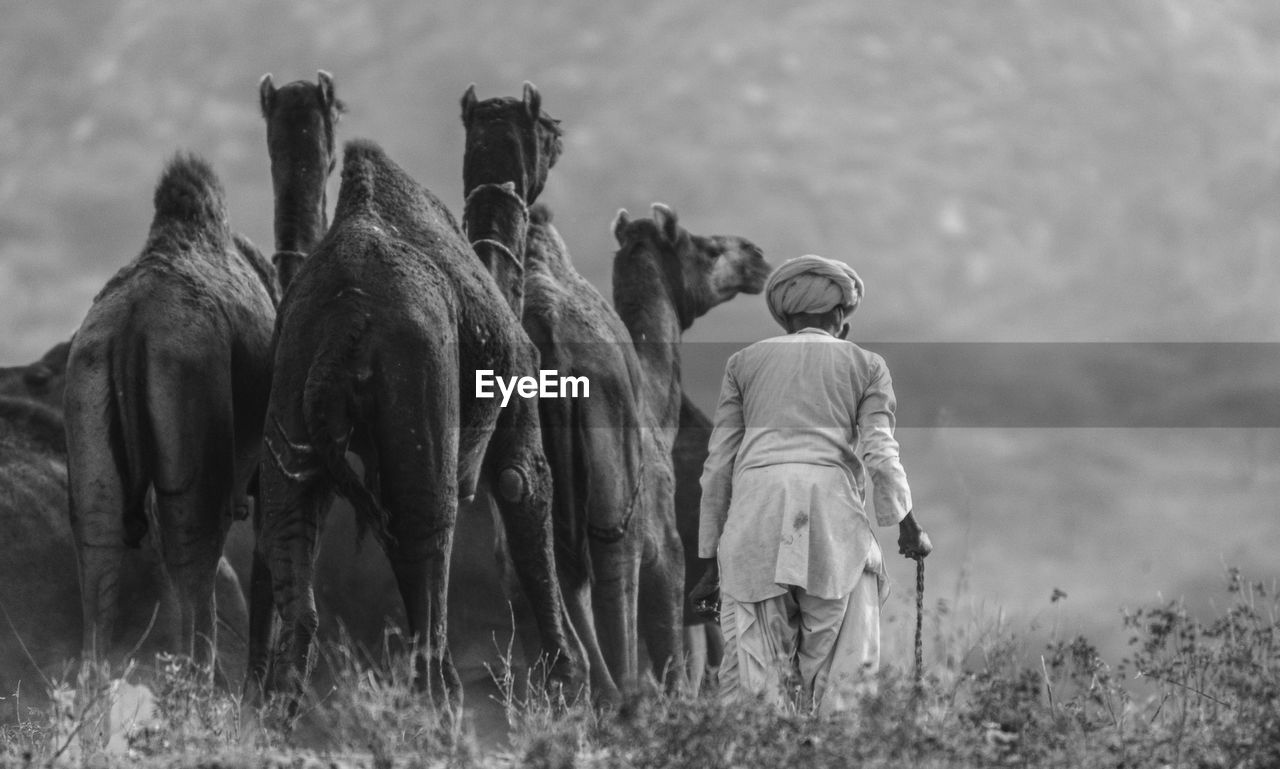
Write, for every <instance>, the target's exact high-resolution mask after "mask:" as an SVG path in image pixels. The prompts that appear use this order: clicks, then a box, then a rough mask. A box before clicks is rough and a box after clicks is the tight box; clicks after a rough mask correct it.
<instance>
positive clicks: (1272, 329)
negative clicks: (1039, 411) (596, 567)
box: [0, 0, 1280, 624]
mask: <svg viewBox="0 0 1280 769" xmlns="http://www.w3.org/2000/svg"><path fill="white" fill-rule="evenodd" d="M0 13H2V15H3V18H4V19H5V23H4V25H3V28H2V29H0V63H2V64H3V66H0V94H3V106H0V328H3V329H4V331H5V332H6V333H5V334H4V335H3V336H0V363H14V362H20V361H26V360H31V359H34V358H36V357H37V356H38V355H39V354H40V353H41V352H43V351H44V350H45V349H46V348H47V347H49V346H51V345H52V344H53V343H54V342H56V341H58V340H60V339H62V338H65V337H66V336H67V335H68V334H70V333H71V331H72V330H74V328H75V327H76V326H77V325H78V323H79V321H80V319H81V318H82V317H83V314H84V312H85V310H86V308H87V306H88V303H89V301H90V298H91V297H92V295H93V294H94V292H95V291H96V290H97V289H98V288H99V287H100V286H101V284H102V283H103V282H104V281H105V280H106V278H107V277H108V276H109V275H111V274H112V273H113V272H114V271H115V270H116V269H117V268H118V267H119V266H121V265H122V264H124V263H125V262H126V261H127V260H128V259H130V258H131V257H132V256H133V255H134V254H135V253H136V252H137V250H138V248H139V247H140V246H141V244H142V241H143V238H144V235H145V231H146V227H147V224H148V222H149V219H150V210H149V205H150V195H151V188H152V185H153V184H154V182H155V178H156V176H157V174H158V173H159V170H160V168H161V166H162V164H163V162H164V160H165V159H166V158H167V157H168V156H169V155H171V154H172V153H173V152H174V151H175V150H176V149H178V148H186V149H191V150H194V151H197V152H200V153H202V154H204V155H205V156H207V157H208V158H209V159H210V160H211V161H212V162H213V163H214V165H215V167H216V168H217V170H218V171H219V173H220V174H221V175H222V176H223V179H224V182H225V183H226V185H227V188H228V191H229V197H230V205H231V213H232V219H233V224H234V225H235V226H237V227H238V228H239V229H241V230H243V231H245V232H246V233H247V234H248V235H249V236H250V237H251V238H252V239H254V240H255V241H256V242H258V243H259V244H260V245H262V246H264V247H265V248H268V249H269V248H270V246H271V242H272V236H271V230H270V216H271V198H270V184H269V175H268V168H267V162H266V151H265V141H264V130H263V126H262V123H261V119H260V117H259V115H258V112H257V101H256V87H257V82H258V78H259V77H260V76H261V75H262V74H263V73H264V72H272V73H273V74H274V76H275V78H276V81H277V83H283V82H286V81H288V80H292V79H295V78H308V79H311V78H314V75H315V70H316V69H317V68H324V69H327V70H329V71H331V72H332V73H333V74H334V76H335V77H336V79H337V84H338V91H339V95H340V96H341V97H342V98H343V99H345V100H346V102H347V103H348V105H349V107H350V112H349V114H348V115H347V116H346V117H345V118H344V120H343V122H342V123H341V125H340V127H339V130H340V134H341V137H342V138H352V137H356V136H361V137H368V138H372V139H375V140H377V141H379V142H381V143H382V144H383V145H384V146H385V147H387V149H388V150H389V151H390V152H391V153H392V154H393V156H395V157H396V158H397V159H398V160H399V161H400V162H401V163H402V164H403V165H405V166H406V167H407V168H409V169H410V170H411V171H413V172H414V173H415V174H416V175H417V176H418V178H419V179H420V180H421V181H422V182H424V183H425V184H427V185H428V186H430V187H431V188H433V189H434V190H435V191H436V192H438V193H439V194H440V195H441V196H442V197H443V198H444V199H446V200H449V201H453V202H454V203H455V204H456V205H458V206H460V203H461V160H462V127H461V124H460V122H459V118H458V98H459V97H460V96H461V94H462V92H463V90H464V89H465V88H466V86H467V84H468V83H470V82H475V83H476V84H477V87H478V90H479V93H480V95H481V97H486V96H490V95H498V94H515V93H518V91H519V87H520V84H521V82H522V81H523V80H525V79H529V80H532V81H534V82H535V83H536V84H537V85H538V86H539V87H540V88H541V90H542V92H543V99H544V101H543V103H544V106H545V108H546V109H547V110H548V111H549V112H551V113H552V114H553V115H555V116H556V117H558V118H560V119H561V120H562V121H563V124H564V127H565V129H566V131H567V136H566V151H565V155H564V157H563V159H562V160H561V162H560V164H559V165H558V166H557V167H556V169H554V171H553V174H552V178H551V181H550V183H549V184H548V186H547V190H546V193H545V196H544V199H545V200H546V201H547V202H548V203H549V204H551V205H552V207H553V208H554V210H555V217H556V218H555V221H556V223H557V225H559V226H560V228H561V230H562V232H563V234H564V236H565V239H566V241H567V242H568V244H569V247H570V249H571V250H572V251H573V254H574V256H575V260H576V262H577V264H578V266H579V269H580V270H581V271H582V272H583V273H584V274H586V275H587V277H588V278H590V279H591V280H592V281H594V282H595V284H596V285H597V286H600V287H601V288H602V289H604V290H605V292H606V294H607V293H608V286H609V272H610V259H611V257H612V252H613V248H614V243H613V241H612V237H611V235H610V233H609V230H608V225H609V223H610V221H611V218H612V216H613V215H614V212H615V211H616V209H617V208H619V207H627V208H628V209H629V210H630V211H631V213H632V214H634V215H643V214H645V213H647V210H648V206H649V204H650V203H651V202H652V201H654V200H661V201H664V202H666V203H668V204H670V205H672V206H673V207H674V208H675V209H676V210H677V211H678V213H679V214H680V215H681V218H682V220H683V221H684V222H685V223H686V224H687V225H688V226H689V227H690V228H691V229H693V230H695V231H702V232H713V231H714V232H734V233H738V234H743V235H746V236H748V237H750V238H752V239H754V240H755V241H756V242H757V243H759V244H760V245H761V246H762V247H763V248H764V250H765V252H766V255H767V256H768V257H769V258H770V259H771V260H773V261H774V262H775V263H776V262H779V261H781V260H782V259H785V258H787V257H789V256H794V255H798V254H800V253H805V252H817V253H822V254H827V255H832V256H839V257H842V258H846V259H847V260H849V261H850V262H851V263H852V264H854V265H855V266H856V267H857V268H858V269H859V271H860V272H861V273H862V275H863V277H864V278H865V279H866V281H867V284H868V297H867V301H866V304H865V306H864V307H863V308H862V309H861V310H859V312H858V314H857V315H856V316H855V320H856V321H857V323H856V329H857V331H856V333H857V335H858V336H859V337H860V338H862V339H867V340H875V341H878V342H950V341H981V342H992V341H1020V342H1064V341H1081V342H1093V341H1136V342H1156V341H1168V342H1179V341H1200V342H1207V341H1250V342H1275V341H1280V309H1278V308H1277V306H1276V301H1275V298H1274V297H1275V296H1276V295H1277V293H1280V258H1278V257H1280V226H1278V225H1277V221H1278V220H1280V217H1278V213H1280V6H1277V5H1276V4H1275V3H1273V2H1270V0H1252V1H1245V0H1238V1H1232V0H1130V1H1128V2H1123V3H1118V2H1115V1H1114V0H1072V2H1061V0H921V1H919V2H911V3H904V2H899V0H875V1H873V2H862V3H848V2H843V0H822V1H821V2H798V3H788V4H779V3H775V2H766V0H749V1H744V2H732V3H730V2H717V3H688V2H683V1H682V0H653V1H652V2H644V3H619V2H591V1H590V0H570V1H567V2H566V1H559V2H551V0H547V1H546V2H542V3H519V4H512V3H505V2H494V1H492V0H466V1H465V2H463V1H460V0H453V1H449V2H435V3H429V4H428V3H416V2H387V3H379V4H377V5H376V6H373V5H366V4H355V3H345V2H340V1H338V0H333V1H331V2H307V3H291V4H284V3H273V4H248V3H239V2H229V1H228V0H200V1H199V2H195V1H194V0H180V1H175V2H171V3H167V4H164V5H163V6H159V5H156V4H151V3H140V2H128V1H126V0H116V1H111V2H108V1H106V0H104V1H103V2H95V3H82V2H79V1H78V0H51V1H49V2H43V3H22V2H17V0H0ZM335 184H336V182H335ZM335 191H336V190H335ZM331 197H332V196H331ZM772 333H774V328H773V326H772V324H771V322H770V321H769V320H768V316H767V313H765V311H764V307H763V304H762V302H761V301H760V299H759V298H758V297H748V298H743V299H739V300H737V301H735V302H733V303H732V304H730V305H726V306H725V307H722V308H718V309H717V310H715V311H714V312H713V313H712V314H711V315H709V316H707V317H706V318H704V319H702V320H701V321H700V322H699V324H698V325H697V326H696V327H695V329H694V331H693V333H692V334H691V335H690V336H689V339H691V340H695V341H704V342H717V343H721V344H718V345H716V348H717V349H721V350H727V349H732V347H733V346H734V345H735V344H743V343H746V342H749V341H752V340H754V339H757V338H760V337H762V336H765V335H768V334H772ZM890 362H891V363H892V360H891V361H890ZM722 365H723V358H722V357H716V356H712V357H710V358H708V357H705V356H704V357H700V358H698V359H697V360H693V361H690V362H689V366H688V368H689V379H688V382H689V385H690V388H691V389H692V391H693V393H694V395H695V397H696V399H697V400H698V401H699V403H701V404H702V405H703V406H704V407H706V408H708V409H709V408H710V407H711V406H712V405H713V404H712V402H713V399H714V393H715V388H716V386H717V379H718V376H719V370H720V367H721V366H722ZM1153 370H1155V371H1166V373H1167V371H1168V370H1167V369H1163V368H1159V367H1158V366H1157V368H1156V369H1153ZM1002 371H1003V370H1002ZM908 372H918V373H910V374H909V375H908V379H907V380H904V381H903V382H902V386H903V388H904V389H905V390H910V388H913V387H914V388H915V390H916V391H917V392H920V391H921V390H922V389H923V391H924V392H926V393H928V392H935V391H936V390H937V389H938V388H945V387H946V386H947V382H946V381H945V380H941V379H932V378H931V374H930V371H929V370H928V369H927V368H926V369H921V368H920V367H918V366H913V367H909V368H906V369H904V372H903V373H904V374H908ZM1014 373H1015V374H1016V369H1015V372H1014ZM1028 373H1038V372H1028ZM1094 373H1095V374H1098V372H1094ZM1201 373H1202V372H1199V371H1195V370H1192V371H1180V370H1174V371H1173V373H1172V375H1170V376H1169V384H1170V387H1171V388H1172V389H1173V390H1174V392H1173V393H1171V394H1170V395H1169V397H1168V399H1167V401H1168V402H1169V403H1171V404H1174V405H1173V406H1168V407H1169V408H1173V407H1175V406H1176V404H1177V403H1180V402H1184V401H1185V402H1187V403H1196V402H1200V400H1202V398H1203V393H1202V392H1201V390H1202V389H1203V387H1206V386H1209V384H1212V387H1213V388H1215V389H1213V390H1212V392H1217V391H1218V390H1217V389H1216V388H1218V387H1221V386H1226V387H1228V388H1229V387H1233V386H1236V384H1237V383H1236V382H1235V381H1234V377H1233V375H1232V374H1231V373H1230V371H1228V372H1227V373H1226V374H1223V373H1222V372H1221V371H1218V372H1209V374H1208V375H1206V376H1205V377H1203V378H1201V377H1200V376H1199V375H1200V374H1201ZM1099 375H1101V376H1105V371H1104V372H1102V373H1101V374H1099ZM922 380H925V381H923V382H922ZM1008 380H1009V378H1008V377H1002V380H1001V381H1002V385H1004V386H1008V387H1011V390H1010V391H1015V392H1016V391H1017V388H1018V387H1019V384H1018V382H1016V381H1015V382H1009V381H1008ZM1224 380H1225V381H1224ZM1031 381H1033V382H1034V381H1037V380H1035V379H1032V380H1031ZM1067 386H1068V387H1069V383H1068V384H1067ZM1245 386H1246V387H1247V388H1248V389H1249V392H1252V393H1255V394H1256V393H1258V392H1262V393H1265V392H1266V390H1267V387H1268V381H1267V376H1266V374H1265V372H1264V373H1263V374H1257V373H1256V372H1255V373H1254V374H1252V375H1251V380H1250V381H1249V382H1248V383H1246V385H1245ZM1024 389H1025V388H1024ZM1006 392H1007V391H1006ZM1100 392H1101V394H1102V396H1105V394H1106V391H1105V389H1104V390H1102V391H1100ZM994 403H995V404H997V407H998V404H999V403H1000V400H999V397H995V398H994ZM1246 433H1247V435H1246ZM1250 436H1253V437H1250ZM903 442H904V451H905V452H906V458H907V461H908V467H909V469H910V470H911V472H912V474H913V479H918V480H917V481H916V483H917V485H918V487H919V489H920V491H919V493H918V499H919V500H920V504H921V506H922V510H923V511H925V512H923V513H922V515H924V516H925V517H926V519H927V520H929V521H931V522H933V523H934V525H935V527H936V531H937V534H938V538H939V539H940V541H941V542H942V543H945V545H947V546H948V549H946V550H945V551H940V557H939V559H938V561H937V564H938V565H937V566H936V567H935V568H936V569H937V570H936V571H935V572H932V573H933V574H935V575H936V578H937V579H938V580H939V581H940V583H946V584H951V583H954V582H955V580H956V579H957V575H958V574H960V573H961V572H962V571H965V572H968V573H970V574H972V575H974V576H973V577H972V579H971V580H970V585H972V586H974V587H975V589H977V590H978V591H979V593H980V595H982V596H990V597H992V599H993V600H998V601H1001V602H1006V603H1010V604H1013V605H1020V606H1037V605H1038V603H1037V602H1039V601H1040V600H1042V598H1041V597H1042V596H1047V595H1048V592H1049V589H1050V588H1051V587H1053V586H1061V587H1063V588H1064V589H1066V590H1067V591H1068V592H1069V593H1072V595H1073V599H1074V598H1075V597H1076V596H1085V597H1087V598H1088V599H1089V600H1091V601H1093V600H1095V599H1096V601H1095V603H1091V604H1089V605H1088V606H1087V607H1086V606H1084V605H1082V606H1081V608H1082V609H1085V608H1088V609H1089V610H1097V609H1098V607H1099V606H1105V607H1107V609H1106V610H1107V611H1109V610H1110V608H1111V607H1113V606H1114V605H1115V604H1116V603H1117V602H1119V601H1121V600H1125V596H1126V595H1140V596H1142V597H1143V598H1146V597H1149V596H1150V595H1151V594H1152V593H1153V592H1154V591H1155V590H1160V589H1164V590H1167V591H1178V590H1181V589H1183V587H1184V586H1185V585H1189V584H1193V583H1194V584H1199V582H1197V581H1203V579H1205V578H1206V576H1207V575H1208V576H1211V575H1212V573H1213V572H1214V571H1215V570H1216V569H1217V568H1218V565H1219V564H1220V563H1221V562H1222V561H1224V560H1228V561H1231V560H1235V559H1237V558H1239V559H1240V560H1243V561H1245V562H1246V565H1249V564H1250V563H1251V564H1254V565H1258V566H1259V567H1264V566H1265V567H1271V568H1273V567H1272V566H1271V565H1272V564H1273V563H1274V558H1273V557H1272V554H1270V553H1268V552H1264V550H1263V545H1264V544H1265V543H1267V542H1274V541H1276V540H1277V536H1280V531H1277V525H1278V524H1277V522H1276V521H1277V516H1276V515H1275V503H1274V499H1275V495H1274V493H1272V492H1274V491H1275V490H1276V489H1277V486H1280V473H1277V471H1276V470H1275V469H1273V465H1276V464H1278V463H1277V462H1276V460H1277V458H1278V454H1277V451H1276V449H1277V446H1276V441H1275V438H1274V436H1273V435H1272V434H1271V433H1270V432H1264V433H1258V432H1257V431H1221V432H1220V431H1195V430H1187V431H1177V432H1170V433H1152V432H1141V431H1130V430H1109V431H1108V430H1100V431H1070V430H1068V431H1065V432H1064V431H1059V430H1048V429H1041V430H1031V429H1009V430H986V431H983V430H977V431H965V430H960V429H947V430H925V429H919V430H916V429H913V430H908V431H907V432H906V433H905V434H904V441H903ZM913 463H914V464H913ZM1240 468H1246V469H1244V470H1242V469H1240ZM1228 520H1230V521H1232V524H1231V530H1230V531H1227V527H1226V526H1225V525H1223V524H1222V523H1221V522H1224V521H1228ZM1047 522H1048V523H1047ZM1082 522H1084V523H1087V524H1088V525H1082ZM1120 522H1123V523H1120ZM1117 527H1119V528H1117ZM1206 529H1207V530H1206ZM1118 531H1124V532H1132V533H1133V536H1132V537H1131V538H1128V539H1126V538H1125V537H1120V536H1118V535H1117V532H1118ZM1202 538H1208V539H1207V541H1206V540H1205V539H1202ZM1102 543H1105V545H1106V546H1105V547H1104V546H1102ZM1192 543H1195V544H1194V546H1192ZM1260 543H1262V544H1260ZM1119 546H1124V547H1131V548H1132V550H1131V551H1130V550H1126V551H1124V552H1116V553H1113V552H1111V550H1110V549H1109V548H1114V547H1119ZM1152 553H1155V554H1157V555H1152ZM1174 554H1177V555H1178V559H1173V558H1170V557H1169V556H1172V555H1174ZM1179 559H1181V560H1179ZM1144 564H1145V565H1144ZM895 568H897V567H895ZM903 569H904V571H903V574H904V575H905V574H906V572H905V567H903ZM1075 583H1079V584H1081V585H1082V587H1080V588H1074V587H1072V586H1071V585H1072V584H1075ZM1121 588H1123V590H1122V589H1121ZM1126 591H1128V592H1126ZM1112 593H1114V594H1115V595H1114V596H1113V595H1112ZM1107 624H1113V623H1110V617H1108V618H1107Z"/></svg>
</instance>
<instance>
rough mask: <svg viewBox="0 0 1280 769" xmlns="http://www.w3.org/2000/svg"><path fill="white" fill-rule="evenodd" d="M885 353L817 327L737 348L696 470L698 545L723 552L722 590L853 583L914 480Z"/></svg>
mask: <svg viewBox="0 0 1280 769" xmlns="http://www.w3.org/2000/svg"><path fill="white" fill-rule="evenodd" d="M895 406H896V403H895V400H894V395H893V383H892V380H891V379H890V377H889V369H888V367H887V366H886V365H885V363H884V359H883V358H881V357H880V356H879V355H876V354H875V353H872V352H868V351H866V350H863V349H862V348H861V347H858V346H857V345H855V344H853V343H852V342H846V341H844V340H842V339H836V338H835V337H833V336H831V335H830V334H828V333H826V332H824V331H820V330H817V329H804V330H802V331H799V332H797V333H795V334H789V335H787V336H781V337H774V338H771V339H766V340H764V341H761V342H757V343H756V344H753V345H751V346H750V347H747V348H746V349H744V350H740V351H739V352H737V353H735V354H734V355H733V357H731V358H730V359H729V362H728V364H727V366H726V367H725V374H724V382H723V384H722V386H721V390H720V403H719V405H718V406H717V408H716V415H715V423H714V426H713V428H712V432H711V443H710V447H709V452H710V453H709V455H708V457H707V461H706V464H705V465H704V466H703V471H702V510H701V521H700V530H699V537H698V555H699V556H700V557H703V558H712V557H718V558H719V560H720V565H721V570H720V589H721V592H723V593H725V594H727V595H730V596H732V597H733V598H735V599H737V600H739V601H760V600H764V599H766V598H771V597H774V596H778V595H781V594H782V593H783V592H785V590H786V588H784V587H783V586H784V585H789V586H795V587H799V588H803V589H804V590H805V591H806V592H807V593H809V594H810V595H814V596H817V597H820V598H842V597H844V596H846V595H848V594H849V592H850V591H851V590H852V589H853V586H854V584H855V583H856V582H857V580H858V579H859V577H860V576H861V574H862V572H863V569H864V567H865V566H866V565H867V563H868V562H869V561H876V562H878V561H879V560H880V559H879V558H872V556H873V551H876V553H877V554H878V545H877V543H876V538H875V534H874V532H873V531H872V528H871V524H870V522H869V520H868V518H867V513H866V509H865V506H864V505H865V494H866V473H867V471H868V470H869V471H870V474H871V476H872V482H873V487H874V490H875V512H876V521H877V523H879V524H880V525H881V526H890V525H893V524H895V523H898V522H899V521H901V520H902V519H903V517H905V516H906V514H907V513H908V512H909V511H910V510H911V489H910V487H909V486H908V485H907V477H906V473H905V472H904V471H903V469H902V463H901V462H900V461H899V457H898V442H897V440H896V439H895V438H894V437H893V430H894V426H895V419H894V408H895Z"/></svg>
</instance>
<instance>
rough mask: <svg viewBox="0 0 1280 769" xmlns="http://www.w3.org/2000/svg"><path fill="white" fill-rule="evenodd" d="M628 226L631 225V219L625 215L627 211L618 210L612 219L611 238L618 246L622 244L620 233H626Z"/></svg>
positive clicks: (623, 209)
mask: <svg viewBox="0 0 1280 769" xmlns="http://www.w3.org/2000/svg"><path fill="white" fill-rule="evenodd" d="M629 224H631V217H630V216H628V215H627V209H625V208H619V209H618V213H617V214H616V215H615V216H614V217H613V238H614V240H616V241H618V245H622V244H623V239H622V233H623V232H625V231H626V229H627V225H629Z"/></svg>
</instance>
